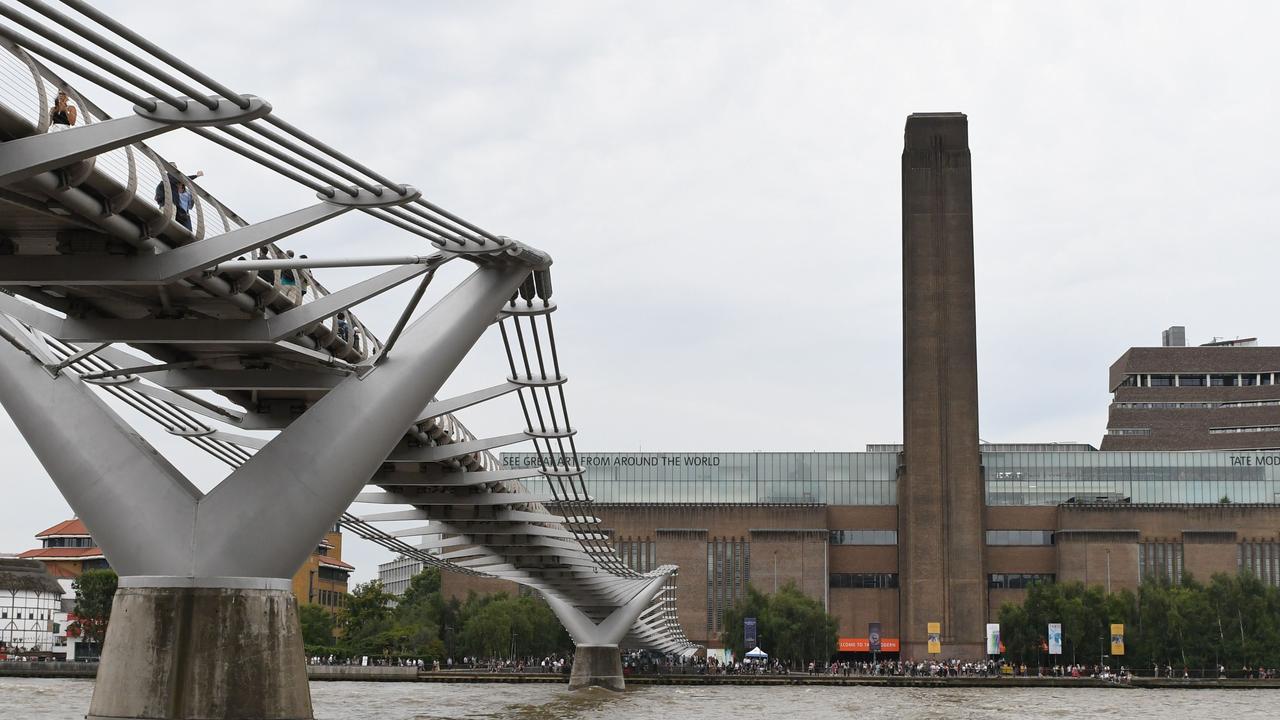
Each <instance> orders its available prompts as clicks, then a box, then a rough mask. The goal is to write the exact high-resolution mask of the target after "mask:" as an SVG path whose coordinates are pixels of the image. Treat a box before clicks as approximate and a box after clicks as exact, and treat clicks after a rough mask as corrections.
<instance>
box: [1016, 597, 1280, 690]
mask: <svg viewBox="0 0 1280 720" xmlns="http://www.w3.org/2000/svg"><path fill="white" fill-rule="evenodd" d="M1050 622H1060V623H1062V632H1063V644H1064V647H1063V650H1064V651H1065V656H1064V658H1063V660H1064V662H1088V663H1092V662H1096V661H1097V659H1098V656H1099V655H1105V654H1108V649H1107V635H1108V634H1109V628H1108V625H1109V624H1112V623H1123V624H1124V625H1125V641H1126V642H1125V650H1126V652H1125V655H1124V657H1123V659H1121V658H1113V659H1112V662H1116V663H1122V664H1125V665H1129V666H1130V667H1141V668H1145V669H1148V670H1149V669H1150V668H1153V667H1161V668H1164V667H1166V666H1172V667H1174V668H1187V669H1190V670H1200V669H1206V670H1207V669H1212V668H1216V667H1217V666H1218V665H1219V664H1220V665H1222V666H1224V667H1225V668H1227V669H1229V670H1236V671H1238V670H1240V669H1241V668H1244V667H1259V666H1262V667H1269V666H1275V665H1280V588H1276V587H1271V586H1268V585H1266V584H1264V583H1263V582H1262V581H1260V580H1259V579H1258V578H1256V577H1254V576H1253V575H1251V574H1249V573H1247V572H1246V573H1242V574H1240V575H1214V576H1213V577H1212V578H1211V579H1210V581H1209V583H1208V584H1202V583H1200V582H1198V581H1197V580H1196V579H1195V578H1193V577H1191V575H1189V574H1184V575H1183V576H1182V578H1181V579H1180V582H1179V583H1178V584H1176V585H1175V584H1171V583H1169V582H1168V581H1163V580H1161V581H1148V582H1145V583H1143V584H1142V586H1141V587H1139V588H1138V593H1137V595H1136V596H1135V595H1134V594H1133V593H1132V592H1129V591H1128V590H1122V591H1120V592H1115V593H1110V594H1108V593H1106V592H1105V591H1104V590H1103V589H1102V588H1100V587H1097V586H1092V587H1088V588H1086V587H1085V586H1083V585H1082V584H1080V583H1062V584H1059V585H1037V586H1035V587H1032V588H1030V589H1029V590H1028V591H1027V596H1026V598H1025V599H1024V601H1023V602H1022V603H1021V604H1020V605H1019V604H1015V603H1010V604H1006V605H1005V606H1004V607H1002V608H1001V609H1000V625H1001V628H1000V629H1001V634H1002V636H1003V638H1004V641H1005V646H1006V648H1007V651H1008V653H1009V655H1010V657H1011V658H1017V659H1019V660H1022V659H1023V658H1026V659H1032V658H1034V657H1035V656H1034V654H1032V653H1031V650H1032V649H1033V648H1034V645H1035V644H1036V643H1037V642H1039V637H1040V635H1039V634H1040V633H1043V632H1045V629H1044V628H1045V625H1046V624H1047V623H1050ZM1033 637H1034V638H1035V639H1034V640H1033V639H1031V638H1033ZM1095 653H1096V654H1095Z"/></svg>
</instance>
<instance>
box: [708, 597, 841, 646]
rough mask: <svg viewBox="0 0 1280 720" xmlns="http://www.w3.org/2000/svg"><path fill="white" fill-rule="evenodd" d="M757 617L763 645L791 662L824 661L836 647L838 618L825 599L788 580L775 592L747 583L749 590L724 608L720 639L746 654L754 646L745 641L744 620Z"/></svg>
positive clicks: (757, 626)
mask: <svg viewBox="0 0 1280 720" xmlns="http://www.w3.org/2000/svg"><path fill="white" fill-rule="evenodd" d="M748 617H754V618H755V619H756V631H757V633H758V635H759V638H760V640H761V645H762V647H763V646H764V645H766V644H767V645H768V647H767V648H765V649H767V650H768V651H769V653H770V655H771V656H772V657H774V658H776V659H778V660H782V661H784V662H788V663H791V664H793V665H794V664H798V663H800V664H802V663H806V662H808V661H810V660H817V661H825V660H826V659H828V658H830V657H831V656H832V655H834V654H835V651H836V639H837V635H836V631H837V627H838V626H837V623H836V619H835V618H834V617H832V616H830V615H828V614H827V611H826V609H825V608H823V607H822V603H821V602H819V601H818V600H815V599H814V598H811V597H809V596H808V595H805V594H804V593H803V592H801V591H800V588H798V587H796V584H795V582H794V581H789V582H787V583H786V584H785V585H783V586H782V587H781V588H779V589H778V591H777V592H776V593H774V594H772V595H764V594H762V593H760V592H758V591H757V590H756V589H755V588H753V587H750V586H748V587H747V594H746V596H745V597H744V598H743V599H742V600H739V601H738V603H737V604H736V605H734V607H732V608H730V609H729V610H727V611H726V612H725V624H724V631H723V633H722V635H721V641H722V642H723V643H724V646H725V647H726V648H732V649H733V651H734V655H735V657H743V655H745V654H746V652H747V651H748V650H750V649H751V648H748V647H745V646H744V645H743V640H744V638H743V633H742V620H743V618H748Z"/></svg>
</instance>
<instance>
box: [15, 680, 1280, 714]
mask: <svg viewBox="0 0 1280 720" xmlns="http://www.w3.org/2000/svg"><path fill="white" fill-rule="evenodd" d="M92 692H93V681H92V680H38V679H20V678H0V718H5V719H6V720H7V719H8V718H23V719H25V718H40V719H42V720H44V719H47V720H83V718H84V715H85V713H86V712H87V711H88V709H89V696H90V695H91V694H92ZM311 695H312V701H313V703H314V705H315V712H316V718H317V719H318V720H419V719H422V720H426V719H431V720H436V719H444V718H449V719H461V718H486V719H488V720H558V719H559V718H582V719H584V720H590V719H599V720H606V719H607V720H703V719H704V718H769V719H774V718H776V719H778V720H802V719H805V720H807V719H809V718H813V719H815V720H826V719H828V718H830V719H832V720H834V719H835V718H840V719H841V720H845V719H847V718H859V720H862V719H864V718H870V719H880V718H884V719H885V720H889V719H892V720H913V719H915V718H925V719H933V718H938V719H942V718H945V719H947V720H952V719H960V720H967V719H970V718H971V719H973V720H994V719H997V718H1000V719H1003V718H1009V719H1018V720H1024V719H1025V720H1032V719H1036V720H1039V719H1040V718H1053V719H1055V720H1074V719H1076V718H1081V719H1083V718H1108V719H1127V718H1133V719H1134V720H1212V719H1215V718H1224V719H1228V720H1253V719H1254V718H1269V719H1274V718H1277V717H1280V690H1124V689H1116V690H1110V689H1098V688H1078V689H1076V688H1014V689H1004V688H1001V689H986V688H955V689H948V688H878V687H780V688H764V687H658V686H646V687H636V688H634V689H632V690H630V691H628V692H626V693H622V694H614V693H607V692H604V691H587V692H578V693H571V692H569V691H568V690H565V689H564V688H563V687H562V686H559V685H502V684H477V685H467V684H437V683H354V682H352V683H346V682H318V683H312V684H311Z"/></svg>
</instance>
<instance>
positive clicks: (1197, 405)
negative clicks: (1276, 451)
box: [1111, 402, 1280, 410]
mask: <svg viewBox="0 0 1280 720" xmlns="http://www.w3.org/2000/svg"><path fill="white" fill-rule="evenodd" d="M1231 404H1232V403H1215V402H1118V403H1112V404H1111V406H1112V407H1114V408H1116V409H1118V410H1206V409H1209V408H1215V407H1218V406H1219V405H1223V406H1226V405H1231ZM1277 404H1280V403H1277Z"/></svg>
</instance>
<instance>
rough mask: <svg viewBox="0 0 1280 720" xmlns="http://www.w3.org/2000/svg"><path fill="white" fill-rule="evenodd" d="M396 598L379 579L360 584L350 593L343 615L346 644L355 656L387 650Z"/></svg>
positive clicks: (341, 618)
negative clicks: (387, 632) (386, 643)
mask: <svg viewBox="0 0 1280 720" xmlns="http://www.w3.org/2000/svg"><path fill="white" fill-rule="evenodd" d="M394 601H395V596H394V595H391V594H390V593H388V592H386V591H384V590H383V589H382V583H381V582H378V581H377V580H371V581H369V582H367V583H362V584H360V585H357V586H356V587H355V589H354V590H352V591H351V593H350V594H348V595H347V598H346V604H345V605H344V606H343V608H342V613H341V615H340V617H339V622H340V624H341V627H342V640H343V645H344V647H345V648H346V649H348V650H349V651H350V652H351V653H352V654H355V655H380V654H383V653H385V652H387V646H386V645H385V640H386V639H387V638H386V637H385V636H382V634H383V633H385V632H386V631H388V630H390V629H391V603H392V602H394Z"/></svg>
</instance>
